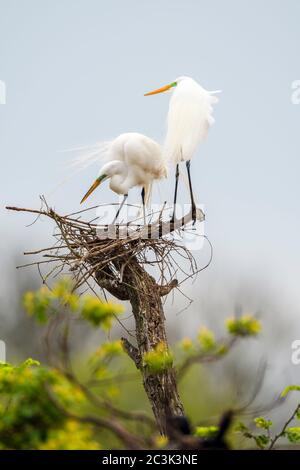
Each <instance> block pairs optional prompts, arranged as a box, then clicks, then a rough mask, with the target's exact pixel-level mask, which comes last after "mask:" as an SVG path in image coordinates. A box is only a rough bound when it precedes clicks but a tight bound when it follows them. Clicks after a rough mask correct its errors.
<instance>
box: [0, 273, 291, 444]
mask: <svg viewBox="0 0 300 470" xmlns="http://www.w3.org/2000/svg"><path fill="white" fill-rule="evenodd" d="M24 307H25V309H26V311H27V312H28V314H29V315H31V316H32V317H33V318H34V319H35V320H36V321H37V322H38V323H40V324H42V325H45V324H48V325H49V326H48V327H49V329H51V325H52V324H53V323H54V322H56V325H59V326H60V327H58V331H57V332H56V335H57V338H62V337H64V335H65V334H66V330H65V329H64V323H63V322H64V320H65V318H66V317H67V318H68V319H71V320H72V319H74V320H78V319H79V320H82V321H85V322H88V323H89V324H90V325H92V326H93V327H94V328H101V329H102V330H104V331H107V330H108V329H109V328H111V326H112V324H113V321H114V319H115V317H116V316H118V315H120V314H121V313H122V312H123V310H124V309H123V307H121V306H120V305H118V304H115V303H114V302H109V303H107V302H104V301H102V300H101V299H98V298H96V297H93V296H91V295H87V294H86V295H82V296H79V295H78V294H77V293H76V292H74V285H73V283H72V281H71V280H70V279H69V278H64V279H61V280H60V281H59V282H57V283H56V284H55V285H54V286H53V288H52V289H51V290H50V289H49V288H47V287H45V286H43V287H42V288H41V289H39V290H38V291H36V292H27V293H26V294H25V296H24ZM60 321H61V323H60ZM226 326H227V330H228V332H229V334H230V336H229V339H225V340H223V339H222V340H218V339H216V337H215V334H214V332H213V331H211V330H209V329H208V328H206V327H204V326H202V327H201V328H200V330H199V332H198V335H197V337H196V339H194V340H192V339H191V338H184V339H183V340H182V341H181V342H180V344H179V346H180V347H179V348H175V349H174V353H173V352H171V351H170V350H169V348H168V347H167V345H166V344H164V343H159V344H158V345H157V346H156V347H155V348H154V349H152V350H151V351H149V352H147V353H146V354H144V356H143V358H142V360H143V365H144V366H145V367H147V368H148V371H149V373H151V374H159V373H161V372H162V371H165V370H166V369H168V368H170V367H173V363H174V360H175V358H176V355H177V354H178V355H179V360H178V362H177V363H175V364H177V368H178V372H179V373H180V372H181V371H182V370H186V369H187V368H188V367H190V366H191V365H193V364H196V363H202V362H206V361H207V359H209V361H212V360H218V359H220V358H222V357H223V356H224V355H225V354H226V353H227V352H228V351H229V350H230V349H231V347H232V345H233V344H234V343H235V342H236V341H237V340H238V338H239V337H247V336H255V335H257V334H258V333H259V332H260V329H261V325H260V322H259V321H258V320H257V319H256V318H255V317H253V316H251V315H249V314H247V315H242V316H240V317H239V318H229V319H228V320H227V322H226ZM59 328H60V329H59ZM58 344H60V343H58ZM66 344H67V343H64V345H63V346H61V347H62V349H61V350H60V351H59V352H58V354H57V358H58V360H57V362H56V363H55V364H52V365H51V366H44V365H41V364H39V362H37V361H34V360H32V359H28V360H27V361H25V362H23V363H21V364H20V365H17V366H14V365H12V364H1V365H0V449H62V450H63V449H101V448H107V443H105V439H106V438H105V437H104V436H105V433H103V432H102V431H103V426H104V428H105V429H106V430H107V429H109V430H110V432H113V433H114V426H113V423H114V421H115V420H116V419H117V420H118V423H117V429H118V430H119V431H120V430H121V435H126V433H127V434H128V433H131V435H132V439H133V440H134V439H138V440H140V439H143V438H145V446H147V445H149V442H152V446H154V448H163V447H164V446H166V445H167V439H166V438H165V437H159V435H158V434H153V435H152V441H151V440H150V441H149V436H150V434H149V433H150V430H151V432H153V422H152V421H151V418H150V416H146V419H145V422H146V423H148V424H147V426H150V427H149V428H147V430H144V434H145V436H141V432H140V429H139V430H138V432H137V431H136V430H135V426H134V425H133V423H134V422H135V420H136V425H140V424H141V420H143V419H142V418H143V416H144V415H143V414H139V413H137V415H135V412H134V411H133V412H132V410H131V408H132V405H133V407H134V397H130V396H129V395H130V394H129V395H128V393H127V394H126V397H123V401H124V403H126V406H127V409H128V410H130V411H127V410H126V411H124V410H122V409H121V410H120V409H119V408H118V406H117V404H118V400H119V397H122V392H123V387H122V381H121V378H122V373H123V372H124V370H127V369H126V368H127V366H126V367H124V365H125V364H126V361H129V359H128V357H127V355H126V354H125V352H124V350H123V343H122V341H121V340H115V341H108V340H106V341H104V342H102V343H101V344H100V345H99V346H98V347H97V348H96V349H95V351H93V352H92V353H91V354H90V356H89V357H88V358H87V361H86V363H85V366H84V373H83V374H82V375H83V376H84V381H83V382H82V381H81V380H79V378H78V376H77V375H75V373H74V371H73V369H72V367H71V366H70V357H68V354H69V353H68V350H67V346H66ZM175 353H176V354H175ZM136 386H137V382H135V384H134V387H136ZM291 391H300V386H298V385H290V386H288V387H286V389H285V390H284V391H283V392H282V397H286V396H287V395H288V394H289V393H290V392H291ZM124 398H125V400H124ZM131 398H132V401H131V402H130V399H131ZM129 403H131V406H130V405H129ZM91 410H92V411H93V413H92V419H91V420H90V419H88V417H89V416H90V413H91ZM299 410H300V408H299V407H297V409H296V410H295V411H294V414H293V416H292V418H295V419H297V418H298V419H299V418H300V411H299ZM99 423H100V424H99ZM290 423H291V420H289V421H288V425H285V426H284V428H283V429H282V431H281V432H280V433H279V434H276V435H274V436H272V429H273V423H272V421H271V420H270V419H267V418H265V417H263V416H258V417H256V418H254V421H253V422H252V423H251V424H250V425H247V424H244V423H242V422H239V423H237V425H236V426H235V431H236V432H238V433H239V434H241V435H242V436H244V437H245V438H247V439H250V440H251V441H252V442H255V444H256V446H257V447H258V448H260V449H265V448H268V447H272V446H273V445H274V444H275V443H276V442H277V440H278V439H279V438H281V437H284V438H286V439H288V440H289V441H290V442H291V443H293V444H294V443H298V442H300V427H297V426H289V424H290ZM99 426H100V427H99ZM253 429H254V430H253ZM119 431H118V432H119ZM218 431H219V427H218V426H216V425H215V426H196V428H195V430H194V435H195V436H196V437H197V438H199V439H203V440H210V439H214V438H215V437H216V435H217V433H218ZM135 432H136V435H135ZM117 434H118V433H117ZM118 439H120V436H119V434H118ZM121 441H122V440H121ZM110 442H111V441H110ZM110 445H111V444H110ZM124 445H125V444H124V442H122V443H121V444H120V442H119V441H116V442H115V443H114V447H116V448H117V447H118V446H119V447H122V446H124ZM125 446H126V445H125Z"/></svg>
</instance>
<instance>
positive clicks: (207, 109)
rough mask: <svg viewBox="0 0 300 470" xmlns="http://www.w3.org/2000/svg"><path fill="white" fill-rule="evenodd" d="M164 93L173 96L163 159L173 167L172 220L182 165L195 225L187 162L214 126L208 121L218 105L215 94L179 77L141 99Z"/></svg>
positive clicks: (194, 82) (193, 81) (193, 203)
mask: <svg viewBox="0 0 300 470" xmlns="http://www.w3.org/2000/svg"><path fill="white" fill-rule="evenodd" d="M168 90H170V91H173V94H172V97H171V99H170V104H169V111H168V119H167V135H166V139H165V144H164V155H165V157H166V160H169V161H171V162H173V163H174V164H175V165H176V181H175V193H174V212H173V220H174V217H175V210H176V200H177V189H178V179H179V163H180V162H182V161H185V162H186V168H187V173H188V179H189V189H190V197H191V205H192V216H193V220H194V222H195V221H196V205H195V201H194V195H193V189H192V182H191V174H190V161H191V159H192V157H193V155H194V153H195V151H196V149H197V147H198V145H199V144H200V143H201V142H202V141H203V140H204V139H205V138H206V136H207V133H208V129H209V127H210V126H211V125H212V124H213V123H214V118H213V117H212V112H213V104H215V103H217V101H218V99H217V97H216V96H214V94H215V93H218V91H207V90H205V89H204V88H203V87H202V86H201V85H199V84H198V83H197V82H196V81H195V80H193V79H192V78H189V77H179V78H177V79H176V80H175V81H174V82H172V83H170V84H169V85H165V86H163V87H161V88H158V89H157V90H154V91H150V92H149V93H146V94H145V96H150V95H155V94H157V93H162V92H165V91H168Z"/></svg>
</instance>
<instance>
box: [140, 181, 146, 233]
mask: <svg viewBox="0 0 300 470" xmlns="http://www.w3.org/2000/svg"><path fill="white" fill-rule="evenodd" d="M141 196H142V204H143V218H144V225H146V210H145V188H144V186H143V189H142V192H141Z"/></svg>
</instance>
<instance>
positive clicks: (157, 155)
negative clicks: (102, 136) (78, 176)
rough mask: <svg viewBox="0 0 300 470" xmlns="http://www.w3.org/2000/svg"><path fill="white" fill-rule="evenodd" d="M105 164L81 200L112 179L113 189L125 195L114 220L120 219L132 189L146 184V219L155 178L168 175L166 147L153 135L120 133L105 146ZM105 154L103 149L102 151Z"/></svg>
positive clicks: (144, 190)
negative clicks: (165, 159)
mask: <svg viewBox="0 0 300 470" xmlns="http://www.w3.org/2000/svg"><path fill="white" fill-rule="evenodd" d="M105 149H106V150H105V154H104V157H105V158H106V159H107V160H108V162H107V163H105V164H104V165H103V166H102V168H101V170H100V172H99V175H98V177H97V179H96V180H95V181H94V183H93V184H92V186H91V187H90V189H89V190H88V191H87V193H86V194H85V195H84V197H83V198H82V200H81V203H82V202H84V201H85V200H86V199H87V198H88V197H89V195H90V194H91V193H92V192H93V191H94V190H95V189H96V188H97V187H98V186H99V184H101V183H102V182H103V181H105V180H106V179H108V178H110V183H109V186H110V189H111V190H112V191H114V192H115V193H117V194H123V195H124V198H123V201H122V203H121V205H120V206H119V209H118V211H117V214H116V216H115V218H114V221H113V223H114V222H115V221H116V220H117V218H118V216H119V213H120V211H121V209H122V207H123V204H124V203H125V201H126V198H127V197H128V192H129V190H130V189H131V188H133V187H135V186H141V187H142V193H141V196H142V203H143V213H144V221H145V203H146V204H147V203H148V202H149V198H150V195H151V186H152V183H153V181H154V180H159V179H162V178H165V177H166V176H167V168H166V165H165V161H164V158H163V152H162V147H161V146H160V145H159V144H158V143H157V142H155V141H154V140H152V139H150V138H149V137H147V136H145V135H142V134H138V133H136V132H130V133H126V134H121V135H119V136H118V137H117V138H116V139H115V140H113V141H111V142H108V143H107V144H106V146H105ZM102 153H103V152H102Z"/></svg>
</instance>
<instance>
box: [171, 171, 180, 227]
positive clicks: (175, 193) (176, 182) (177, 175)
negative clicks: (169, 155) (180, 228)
mask: <svg viewBox="0 0 300 470" xmlns="http://www.w3.org/2000/svg"><path fill="white" fill-rule="evenodd" d="M178 181H179V163H177V165H176V172H175V191H174V202H173V215H172V218H171V222H174V220H175V212H176V203H177V191H178Z"/></svg>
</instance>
